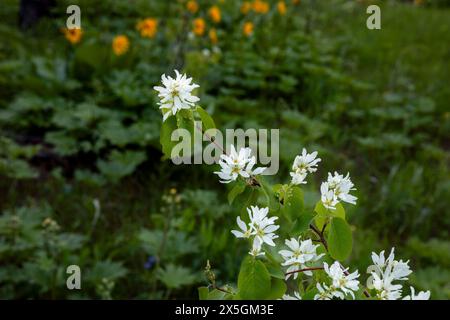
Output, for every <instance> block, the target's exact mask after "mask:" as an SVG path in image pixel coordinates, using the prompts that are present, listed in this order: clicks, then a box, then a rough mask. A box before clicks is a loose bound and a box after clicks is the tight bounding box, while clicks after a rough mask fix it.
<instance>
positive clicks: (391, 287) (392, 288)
mask: <svg viewBox="0 0 450 320" xmlns="http://www.w3.org/2000/svg"><path fill="white" fill-rule="evenodd" d="M372 261H373V265H371V266H369V267H368V268H367V273H369V274H370V275H371V276H370V277H369V279H368V280H367V286H368V288H370V289H375V291H376V294H377V297H378V298H379V299H382V300H398V299H400V298H401V295H402V285H400V284H398V283H397V284H394V283H393V282H394V281H402V280H407V279H408V276H409V275H410V274H411V272H412V271H411V269H410V268H409V265H408V263H409V261H406V262H404V261H402V260H400V261H397V260H395V255H394V248H392V250H391V253H390V254H389V256H388V257H387V259H385V256H384V250H383V251H381V252H380V254H378V255H377V254H376V253H375V252H372ZM429 295H430V293H429V292H420V293H419V294H418V296H417V297H420V298H425V297H428V298H429ZM408 297H409V298H410V299H412V298H413V297H416V296H414V289H412V290H411V296H407V297H405V299H406V298H408Z"/></svg>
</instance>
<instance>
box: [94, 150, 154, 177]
mask: <svg viewBox="0 0 450 320" xmlns="http://www.w3.org/2000/svg"><path fill="white" fill-rule="evenodd" d="M146 158H147V156H146V154H145V153H144V152H140V151H125V152H119V151H117V150H114V151H113V152H111V154H110V155H109V157H108V160H107V161H104V160H98V161H97V167H98V169H99V170H100V172H101V173H102V174H103V175H104V176H105V177H107V178H108V179H111V181H113V182H117V181H119V180H120V179H121V178H123V177H125V176H127V175H130V174H132V173H133V171H134V170H135V169H136V167H137V166H138V165H140V164H141V163H142V162H144V161H145V160H146Z"/></svg>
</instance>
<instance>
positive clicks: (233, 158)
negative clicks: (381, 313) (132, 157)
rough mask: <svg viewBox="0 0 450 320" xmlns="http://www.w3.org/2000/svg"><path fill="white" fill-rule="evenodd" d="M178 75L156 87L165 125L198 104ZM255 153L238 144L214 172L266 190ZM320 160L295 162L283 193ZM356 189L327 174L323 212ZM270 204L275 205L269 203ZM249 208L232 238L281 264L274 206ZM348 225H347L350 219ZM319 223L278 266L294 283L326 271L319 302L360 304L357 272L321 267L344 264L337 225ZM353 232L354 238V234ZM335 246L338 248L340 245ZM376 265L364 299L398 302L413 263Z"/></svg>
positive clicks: (424, 295) (291, 245)
mask: <svg viewBox="0 0 450 320" xmlns="http://www.w3.org/2000/svg"><path fill="white" fill-rule="evenodd" d="M175 73H176V78H175V79H173V78H171V77H166V76H165V75H163V76H162V83H163V86H164V87H155V90H156V91H158V92H159V95H158V96H159V98H160V103H159V105H160V108H161V109H162V110H163V120H166V119H167V117H169V116H170V115H175V114H176V113H177V112H178V111H179V110H182V109H190V108H191V107H193V106H194V105H195V103H196V102H198V101H199V98H198V97H196V96H193V95H192V91H193V90H194V89H195V88H197V87H198V85H196V84H193V83H192V79H191V78H187V77H186V75H181V74H180V73H179V72H178V71H175ZM251 153H252V150H251V149H250V148H240V149H239V150H238V151H237V150H236V149H235V147H234V145H230V150H229V153H228V154H223V155H221V157H220V160H219V165H220V168H221V170H220V171H217V172H214V173H215V174H217V175H218V176H219V178H220V180H219V181H220V182H221V183H230V182H232V181H236V180H237V179H238V178H239V177H241V178H244V179H247V181H246V182H247V184H248V185H249V186H251V187H252V188H257V187H261V188H262V186H263V185H262V184H260V183H259V182H260V181H258V180H257V177H256V176H257V175H259V174H261V173H263V172H264V170H265V169H266V168H264V167H258V168H256V169H254V166H255V164H256V157H255V156H252V155H251ZM317 155H318V154H317V152H316V151H314V152H312V153H310V154H309V153H308V152H307V151H306V149H303V150H302V153H301V154H300V155H298V156H296V157H295V159H294V162H293V165H292V171H291V173H290V175H291V178H292V180H291V183H290V184H286V185H281V187H280V188H279V190H284V192H287V191H289V189H294V188H298V187H297V186H296V185H299V184H305V183H306V182H305V181H304V180H305V178H306V176H307V174H308V173H313V172H316V171H317V166H318V163H319V162H320V161H321V159H320V158H318V157H317ZM250 182H251V183H250ZM254 182H256V183H254ZM279 186H280V185H279ZM245 187H247V186H245ZM275 189H276V188H274V190H275ZM261 190H263V189H261ZM352 190H355V188H354V184H353V182H352V181H351V180H350V177H349V174H347V175H346V176H344V175H341V174H339V173H337V172H334V173H333V174H332V173H328V177H327V181H325V182H323V183H322V184H321V188H320V191H321V199H320V201H319V202H318V203H320V202H322V203H323V206H324V207H326V208H327V209H331V210H335V209H336V205H337V204H338V203H339V202H340V201H343V202H347V203H350V204H355V203H356V200H357V198H356V197H355V196H353V195H351V194H350V192H351V191H352ZM264 194H265V195H266V196H267V197H268V194H267V189H264ZM280 194H281V193H280ZM297 195H298V193H297ZM278 200H279V205H283V206H284V208H286V207H287V205H288V204H287V202H284V200H285V198H284V197H280V198H279V199H278ZM296 200H298V199H296ZM268 204H269V205H271V204H272V203H271V201H270V200H269V201H268ZM275 207H276V206H275ZM246 209H247V212H248V222H245V221H243V220H242V219H241V217H240V216H238V217H237V218H236V222H237V225H238V227H239V228H238V230H231V233H232V234H233V235H234V236H235V237H236V238H244V239H248V240H250V241H251V250H250V251H249V254H250V255H252V256H253V257H254V258H255V259H256V257H259V256H265V255H266V253H267V258H268V259H269V260H271V262H273V260H276V259H277V258H276V257H275V258H274V256H273V253H274V251H275V250H273V251H267V250H266V251H263V245H264V244H266V245H267V246H270V247H275V246H276V244H275V242H274V240H275V239H277V238H278V237H279V236H278V235H277V234H275V232H276V231H277V230H278V229H279V228H280V225H277V224H275V222H276V220H277V219H278V217H277V216H271V217H269V207H263V208H260V207H258V206H250V207H247V208H246ZM295 210H296V209H295ZM327 218H330V220H331V219H335V218H336V217H332V216H331V215H330V216H329V217H327ZM337 219H341V218H337ZM341 220H343V219H341ZM341 220H337V221H341ZM287 221H289V216H287ZM331 221H334V220H331ZM343 222H344V223H345V220H344V221H343ZM314 223H317V222H312V221H311V219H310V220H308V221H307V226H308V225H309V227H310V228H311V230H312V231H313V232H314V233H315V234H316V235H317V236H318V239H315V240H312V239H303V238H301V237H298V238H289V239H286V240H285V242H284V243H285V245H286V247H287V248H284V249H282V250H279V251H278V253H279V255H280V256H281V259H282V260H283V261H280V262H279V263H280V264H281V269H286V270H285V280H290V278H291V276H292V279H293V280H296V279H297V278H298V274H299V273H304V274H305V275H307V276H312V271H318V270H322V269H323V271H319V272H325V274H326V275H327V280H325V282H317V283H316V285H315V287H316V289H317V293H315V292H313V291H309V292H311V293H313V294H315V295H314V299H315V300H331V299H342V300H343V299H346V298H352V299H355V298H356V293H357V292H358V291H359V289H360V281H359V277H360V274H359V272H358V270H356V271H354V272H352V273H350V272H349V268H344V267H343V266H342V265H341V264H340V262H338V261H335V262H333V263H332V264H331V265H328V263H326V262H324V263H323V267H322V266H320V265H318V262H319V261H320V259H321V258H322V257H323V256H325V255H327V257H329V258H334V259H335V260H339V259H338V256H337V255H334V254H333V252H332V249H331V248H332V247H331V243H333V242H331V241H332V240H331V237H330V236H329V233H327V230H330V228H331V227H332V226H333V225H332V224H331V227H330V228H329V229H327V225H328V222H324V224H323V226H322V227H321V231H320V230H319V229H318V228H317V226H314ZM331 230H333V229H331ZM328 232H332V231H328ZM349 233H350V237H351V231H349ZM327 234H328V237H327ZM313 241H317V242H320V243H322V245H323V249H324V250H325V251H326V252H325V253H320V252H319V253H318V252H317V251H318V248H319V247H320V244H313ZM344 242H345V241H344ZM327 244H328V245H327ZM334 244H335V245H336V241H335V242H334ZM266 249H267V248H266ZM350 249H351V246H350ZM269 252H270V254H269ZM281 259H280V260H281ZM262 260H265V258H262ZM372 261H373V265H371V266H369V267H368V269H367V273H368V274H369V275H370V277H369V279H368V280H367V289H368V290H370V293H369V291H368V290H364V295H366V296H367V297H376V298H378V299H382V300H385V299H386V300H387V299H389V300H397V299H400V298H402V285H400V284H398V281H403V280H407V277H408V276H409V274H411V270H410V268H409V265H408V263H409V261H406V262H404V261H402V260H400V261H397V260H395V256H394V249H392V250H391V253H390V254H389V256H388V257H387V258H385V255H384V251H382V252H381V253H379V254H376V253H372ZM266 271H267V270H266ZM315 280H317V278H316V277H314V278H311V279H310V281H315ZM308 281H309V280H308ZM269 284H270V283H269ZM280 295H281V294H280ZM303 298H305V296H304V297H303ZM429 298H430V292H429V291H427V292H423V291H421V292H419V293H417V294H416V293H415V290H414V288H412V287H411V294H410V295H407V296H405V297H404V298H403V299H404V300H425V299H429ZM282 299H283V300H301V299H302V297H301V296H300V293H299V292H293V296H292V295H288V294H284V295H282Z"/></svg>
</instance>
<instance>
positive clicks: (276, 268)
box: [266, 263, 285, 280]
mask: <svg viewBox="0 0 450 320" xmlns="http://www.w3.org/2000/svg"><path fill="white" fill-rule="evenodd" d="M266 267H267V271H269V274H270V276H271V277H272V278H277V279H281V280H284V278H285V275H284V272H283V269H281V264H280V263H277V264H275V263H269V264H267V265H266Z"/></svg>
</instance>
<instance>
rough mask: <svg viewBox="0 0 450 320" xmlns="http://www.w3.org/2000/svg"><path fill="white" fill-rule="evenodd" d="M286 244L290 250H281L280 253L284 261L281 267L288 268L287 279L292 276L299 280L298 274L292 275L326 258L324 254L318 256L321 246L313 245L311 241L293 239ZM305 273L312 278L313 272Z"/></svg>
mask: <svg viewBox="0 0 450 320" xmlns="http://www.w3.org/2000/svg"><path fill="white" fill-rule="evenodd" d="M285 244H286V246H288V247H289V249H290V250H280V251H279V252H278V253H279V254H280V255H281V256H282V257H283V259H284V262H283V263H282V264H281V265H282V266H288V269H287V270H286V274H287V275H286V279H289V277H290V276H291V275H292V274H293V277H294V279H297V276H298V273H297V272H295V273H292V272H293V271H296V270H299V269H304V268H306V267H307V264H309V263H312V262H316V261H318V260H319V259H320V258H322V257H323V256H324V254H319V255H318V254H317V253H316V250H317V248H318V247H319V245H318V244H316V245H313V243H312V240H311V239H307V240H303V241H302V240H301V238H300V237H299V238H298V240H297V239H295V238H291V239H290V240H286V241H285ZM304 273H305V274H306V275H309V276H312V272H311V271H309V270H306V271H304Z"/></svg>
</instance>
